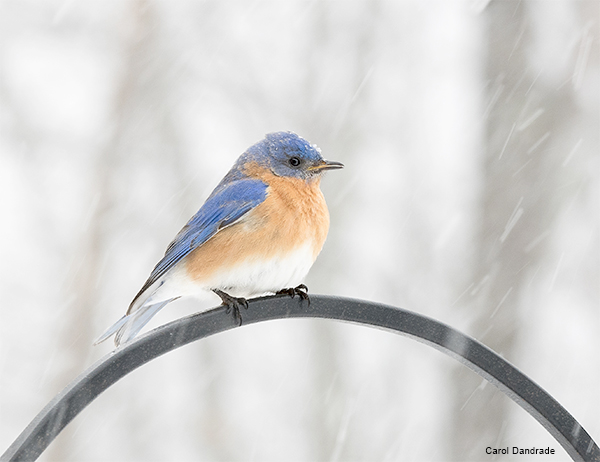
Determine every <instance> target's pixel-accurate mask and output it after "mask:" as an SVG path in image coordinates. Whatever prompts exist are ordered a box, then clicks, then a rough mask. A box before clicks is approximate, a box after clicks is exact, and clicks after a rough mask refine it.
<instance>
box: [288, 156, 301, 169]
mask: <svg viewBox="0 0 600 462" xmlns="http://www.w3.org/2000/svg"><path fill="white" fill-rule="evenodd" d="M289 162H290V165H291V166H292V167H297V166H298V165H300V162H301V160H300V159H299V158H298V157H290V160H289Z"/></svg>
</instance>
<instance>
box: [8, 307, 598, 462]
mask: <svg viewBox="0 0 600 462" xmlns="http://www.w3.org/2000/svg"><path fill="white" fill-rule="evenodd" d="M310 301H311V303H310V305H309V304H308V303H307V302H305V301H302V300H301V299H300V297H296V298H294V299H292V298H290V297H288V296H285V295H279V296H271V297H261V298H256V299H253V300H249V301H248V302H249V309H248V310H245V311H244V312H243V313H242V314H243V318H244V325H247V324H253V323H255V322H261V321H268V320H271V319H283V318H300V317H302V318H326V319H338V320H341V321H349V322H353V323H358V324H363V325H367V326H375V327H381V328H384V329H388V330H391V331H393V332H396V333H400V334H402V335H406V336H408V337H411V338H413V339H415V340H417V341H419V342H422V343H425V344H427V345H430V346H432V347H433V348H435V349H437V350H440V351H442V352H443V353H446V354H447V355H449V356H451V357H452V358H454V359H456V360H458V361H460V362H461V363H462V364H464V365H465V366H467V367H469V368H470V369H472V370H473V371H475V372H476V373H477V374H479V375H480V376H481V377H483V378H484V379H486V380H487V381H489V382H490V383H492V384H493V385H495V386H496V387H497V388H499V389H500V390H501V391H502V392H504V393H505V394H506V395H507V396H508V397H509V398H511V399H512V400H513V401H515V402H516V403H517V404H518V405H519V406H521V407H522V408H523V409H525V410H526V411H527V412H529V413H530V414H531V415H532V416H533V417H534V418H535V419H536V420H537V421H538V422H539V423H540V424H542V426H543V427H544V428H545V429H546V430H548V431H549V432H550V434H551V435H552V436H553V437H554V438H556V440H557V441H558V442H559V443H560V445H561V446H562V447H563V448H564V449H565V450H566V451H567V453H568V454H569V456H571V458H572V459H573V460H575V461H600V449H599V448H598V446H597V445H596V443H595V442H594V440H592V438H591V437H590V435H589V434H588V433H587V432H586V431H585V430H584V429H583V427H582V426H581V425H579V423H578V422H577V421H576V420H575V418H574V417H573V416H572V415H571V414H569V412H567V410H566V409H565V408H563V407H562V406H561V405H560V404H559V403H558V402H557V401H556V400H555V399H554V398H552V396H550V395H549V394H548V393H546V392H545V391H544V390H543V389H542V388H541V387H539V386H538V385H537V384H535V383H534V382H533V381H532V380H531V379H529V378H528V377H527V376H526V375H524V374H523V373H522V372H520V371H519V370H518V369H516V368H515V367H514V366H512V365H511V364H510V363H509V362H507V361H506V360H504V359H503V358H501V357H500V356H498V355H497V354H496V353H494V352H493V351H492V350H490V349H489V348H487V347H486V346H485V345H483V344H481V343H479V342H478V341H477V340H475V339H473V338H471V337H469V336H467V335H465V334H463V333H461V332H459V331H457V330H455V329H453V328H451V327H449V326H447V325H445V324H442V323H440V322H438V321H436V320H434V319H431V318H428V317H425V316H422V315H420V314H417V313H413V312H411V311H407V310H403V309H401V308H395V307H393V306H388V305H382V304H379V303H373V302H367V301H363V300H352V299H348V298H339V297H328V296H323V295H311V297H310ZM235 327H237V323H236V322H235V320H233V319H232V317H231V316H230V315H226V314H225V308H224V307H222V306H221V307H218V308H215V309H212V310H210V311H205V312H202V313H198V314H195V315H192V316H188V317H185V318H182V319H179V320H177V321H173V322H171V323H169V324H166V325H164V326H161V327H159V328H157V329H155V330H153V331H151V332H149V333H148V334H146V335H143V336H141V337H139V338H138V339H135V340H134V341H132V342H131V343H128V344H126V345H124V346H122V347H120V348H118V349H116V350H115V351H113V352H111V353H109V354H108V355H107V356H105V357H104V358H102V359H101V360H99V361H98V362H97V363H96V364H94V365H92V366H91V367H90V368H89V369H88V370H87V371H85V372H84V373H83V374H81V375H80V376H79V377H77V378H76V379H75V380H74V381H73V382H71V383H70V384H69V385H68V386H67V387H66V388H65V389H64V390H63V391H61V392H60V393H59V394H58V395H57V396H56V397H55V398H54V399H53V400H52V401H50V402H49V403H48V405H47V406H46V407H45V408H44V409H43V410H42V411H41V412H40V413H39V414H38V415H37V416H36V417H35V418H34V419H33V421H32V422H31V423H30V424H29V425H28V426H27V428H26V429H25V430H24V431H23V432H22V433H21V435H19V437H18V438H17V439H16V440H15V441H14V443H13V444H12V445H11V446H10V447H9V448H8V449H7V451H6V452H5V453H4V454H3V455H2V457H0V461H2V462H8V461H11V462H12V461H25V460H28V461H29V460H35V459H37V458H38V457H39V455H40V454H41V453H42V452H43V451H44V450H45V449H46V448H47V447H48V445H49V444H50V443H51V442H52V441H53V440H54V438H56V436H57V435H58V434H59V433H60V432H61V430H62V429H63V428H64V427H65V426H66V425H67V424H68V423H69V422H70V421H71V420H73V419H74V418H75V416H77V414H79V413H80V412H81V411H82V410H83V409H84V408H85V407H86V406H87V405H88V404H90V403H91V402H92V401H93V400H94V399H95V398H96V397H97V396H98V395H99V394H100V393H102V392H103V391H104V390H106V389H107V388H108V387H110V386H111V385H112V384H114V383H115V382H117V381H118V380H119V379H121V378H122V377H124V376H125V375H127V374H128V373H130V372H131V371H133V370H135V369H137V368H138V367H140V366H142V365H143V364H145V363H147V362H149V361H151V360H152V359H154V358H156V357H158V356H161V355H163V354H165V353H167V352H169V351H172V350H174V349H176V348H179V347H181V346H183V345H186V344H188V343H190V342H193V341H195V340H199V339H201V338H204V337H208V336H209V335H213V334H217V333H219V332H223V331H226V330H229V329H233V328H235Z"/></svg>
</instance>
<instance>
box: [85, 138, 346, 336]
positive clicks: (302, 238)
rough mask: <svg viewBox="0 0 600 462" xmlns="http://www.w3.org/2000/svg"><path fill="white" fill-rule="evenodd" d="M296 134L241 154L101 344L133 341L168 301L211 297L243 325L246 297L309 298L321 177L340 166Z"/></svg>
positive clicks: (321, 230)
mask: <svg viewBox="0 0 600 462" xmlns="http://www.w3.org/2000/svg"><path fill="white" fill-rule="evenodd" d="M343 166H344V165H343V164H342V163H340V162H335V161H328V160H325V159H323V157H322V156H321V151H320V149H319V148H318V147H317V146H315V145H312V144H310V143H308V142H307V141H306V140H304V139H303V138H301V137H299V136H298V135H296V134H295V133H292V132H277V133H270V134H268V135H266V136H265V139H263V140H261V141H259V142H258V143H256V144H255V145H253V146H251V147H250V148H249V149H248V150H247V151H246V152H244V153H243V154H242V155H241V156H240V157H239V158H238V159H237V161H236V162H235V164H234V165H233V167H232V168H231V170H230V171H229V172H228V173H227V175H225V177H224V178H223V179H222V180H221V182H220V183H219V184H218V185H217V187H216V188H215V190H214V191H213V192H212V193H211V194H210V196H209V197H208V199H206V202H205V203H204V205H202V207H201V208H200V210H198V212H197V213H196V214H195V215H194V216H193V217H192V218H191V219H190V220H189V221H188V222H187V224H186V225H185V226H184V227H183V228H182V230H181V231H180V232H179V233H178V234H177V236H175V239H173V242H171V243H170V244H169V246H168V247H167V250H166V252H165V256H164V257H163V258H162V260H160V261H159V262H158V264H157V265H156V266H155V267H154V270H152V273H151V274H150V277H149V278H148V280H147V281H146V282H145V283H144V285H143V286H142V288H141V289H140V291H139V292H138V294H137V295H136V296H135V297H134V299H133V301H132V302H131V304H130V305H129V309H128V310H127V313H126V314H125V315H124V316H123V317H122V318H121V319H120V320H119V321H117V322H116V323H115V324H114V325H112V326H111V327H110V328H109V329H108V330H107V331H106V332H105V333H104V334H103V335H102V336H101V337H100V338H99V339H98V340H97V341H96V344H97V343H100V342H102V341H104V340H106V339H108V338H110V337H111V336H112V335H114V336H115V339H114V342H115V345H116V346H119V344H121V343H124V342H127V341H129V340H130V339H132V338H133V337H135V336H136V335H137V333H138V332H139V331H140V330H141V329H142V328H143V327H144V325H146V324H147V323H148V321H150V319H151V318H152V317H153V316H154V315H155V314H156V313H158V311H159V310H160V309H162V308H163V307H164V306H165V305H166V304H167V303H169V302H172V301H173V300H175V299H177V298H180V297H184V296H198V295H201V294H202V293H207V292H210V291H212V292H214V293H215V294H217V295H218V296H219V297H220V298H221V301H222V303H223V305H225V306H226V307H227V312H231V313H233V317H234V318H235V319H236V321H237V322H238V323H239V324H241V322H242V317H241V312H240V308H241V307H244V308H247V307H248V304H247V301H246V298H248V297H252V296H256V295H261V294H266V293H284V294H288V295H290V296H292V297H293V296H294V295H296V294H297V295H299V296H300V297H302V298H303V299H307V298H308V288H307V287H306V286H305V285H304V284H302V281H303V279H304V277H305V276H306V274H307V273H308V271H309V269H310V267H311V266H312V264H313V263H314V261H315V259H316V258H317V255H318V254H319V252H320V251H321V248H322V247H323V244H324V242H325V238H326V237H327V232H328V230H329V212H328V210H327V204H326V203H325V199H324V197H323V194H322V192H321V189H320V181H321V176H322V174H323V172H325V171H327V170H333V169H339V168H343Z"/></svg>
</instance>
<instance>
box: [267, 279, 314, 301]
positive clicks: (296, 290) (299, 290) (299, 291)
mask: <svg viewBox="0 0 600 462" xmlns="http://www.w3.org/2000/svg"><path fill="white" fill-rule="evenodd" d="M275 295H289V296H290V297H292V298H294V297H295V296H296V295H298V296H299V297H300V298H301V299H302V300H308V304H309V305H310V298H309V297H308V287H306V286H305V285H304V284H300V285H299V286H296V287H290V288H289V289H281V290H278V291H277V292H275Z"/></svg>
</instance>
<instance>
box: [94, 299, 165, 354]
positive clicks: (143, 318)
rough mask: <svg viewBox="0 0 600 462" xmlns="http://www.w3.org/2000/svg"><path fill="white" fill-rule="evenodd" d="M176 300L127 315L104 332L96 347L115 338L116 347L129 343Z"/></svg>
mask: <svg viewBox="0 0 600 462" xmlns="http://www.w3.org/2000/svg"><path fill="white" fill-rule="evenodd" d="M172 300H174V299H169V300H163V301H161V302H159V303H154V304H148V305H143V306H140V307H139V308H138V309H137V310H135V311H133V312H131V313H129V314H126V315H125V316H123V317H122V318H121V319H119V320H118V321H117V322H115V323H114V324H113V325H112V326H110V327H109V328H108V329H107V330H106V332H104V333H103V334H102V335H101V336H100V337H99V338H98V340H96V341H95V342H94V345H98V344H99V343H102V342H104V341H105V340H106V339H108V338H110V337H112V336H113V335H114V336H115V346H119V345H120V344H121V343H125V342H128V341H129V340H131V339H132V338H133V337H135V336H136V335H137V333H138V332H139V331H140V330H142V328H143V327H144V326H145V325H146V324H147V323H148V321H150V319H152V317H153V316H154V315H155V314H156V313H158V312H159V311H160V310H161V309H162V308H163V307H164V306H165V305H166V304H167V303H169V302H170V301H172Z"/></svg>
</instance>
